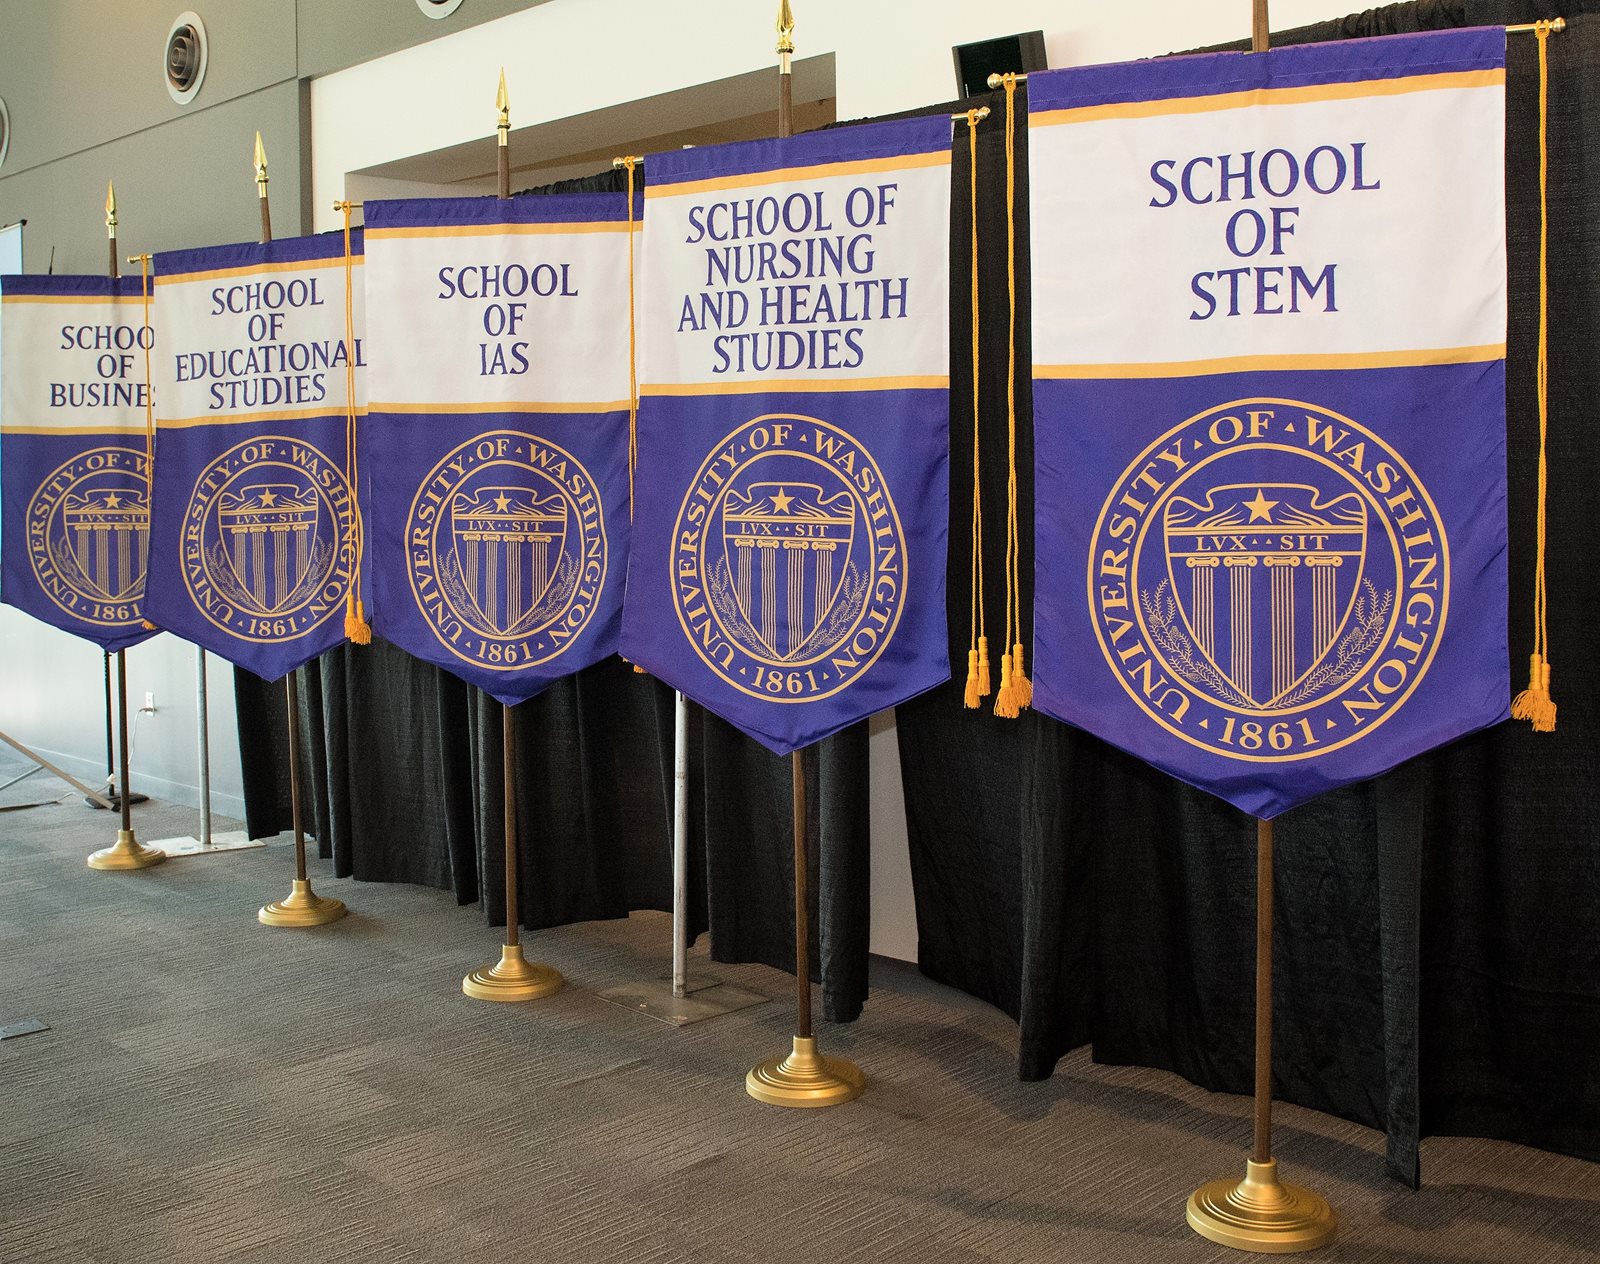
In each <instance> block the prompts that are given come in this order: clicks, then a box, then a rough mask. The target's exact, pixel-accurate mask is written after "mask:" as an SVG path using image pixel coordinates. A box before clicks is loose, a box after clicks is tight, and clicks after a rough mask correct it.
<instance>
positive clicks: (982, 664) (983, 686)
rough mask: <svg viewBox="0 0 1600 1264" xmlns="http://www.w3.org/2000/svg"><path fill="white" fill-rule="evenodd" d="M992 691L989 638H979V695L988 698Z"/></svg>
mask: <svg viewBox="0 0 1600 1264" xmlns="http://www.w3.org/2000/svg"><path fill="white" fill-rule="evenodd" d="M991 692H992V690H991V688H990V684H989V638H988V637H986V636H980V637H979V638H978V697H980V698H987V697H988V696H989V694H990V693H991Z"/></svg>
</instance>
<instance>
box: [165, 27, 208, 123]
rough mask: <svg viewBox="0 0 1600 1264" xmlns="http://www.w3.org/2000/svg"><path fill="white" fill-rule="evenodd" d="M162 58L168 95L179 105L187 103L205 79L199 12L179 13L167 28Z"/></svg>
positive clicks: (204, 31)
mask: <svg viewBox="0 0 1600 1264" xmlns="http://www.w3.org/2000/svg"><path fill="white" fill-rule="evenodd" d="M164 60H165V63H166V64H165V65H164V66H163V67H162V69H163V70H164V71H165V74H166V81H167V95H168V96H170V97H171V98H172V99H173V100H174V101H176V102H177V103H178V104H179V105H188V104H189V102H191V101H193V100H194V99H195V97H196V96H197V95H198V94H199V92H200V85H201V84H203V83H204V82H205V81H206V28H205V23H203V22H202V21H201V20H200V15H199V14H197V13H180V14H178V16H177V18H176V19H175V20H174V21H173V23H172V29H171V30H170V31H168V32H167V52H166V57H165V59H164Z"/></svg>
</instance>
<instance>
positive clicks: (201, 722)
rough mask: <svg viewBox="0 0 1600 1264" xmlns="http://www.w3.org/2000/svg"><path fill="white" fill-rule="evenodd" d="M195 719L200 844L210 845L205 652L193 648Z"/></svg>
mask: <svg viewBox="0 0 1600 1264" xmlns="http://www.w3.org/2000/svg"><path fill="white" fill-rule="evenodd" d="M194 653H195V658H194V663H195V721H196V723H197V725H198V729H199V743H200V846H202V847H209V846H211V728H210V724H209V717H208V715H207V709H208V708H207V698H206V652H205V651H204V650H202V649H199V648H196V650H195V652H194Z"/></svg>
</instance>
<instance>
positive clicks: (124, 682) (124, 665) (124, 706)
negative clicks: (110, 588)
mask: <svg viewBox="0 0 1600 1264" xmlns="http://www.w3.org/2000/svg"><path fill="white" fill-rule="evenodd" d="M117 695H118V698H119V700H120V703H121V705H120V706H119V707H118V708H117V727H118V734H117V742H118V747H117V754H118V763H119V764H120V765H121V767H120V768H119V770H118V772H119V784H120V786H121V788H122V792H121V796H120V797H121V800H122V802H121V803H120V804H119V806H120V807H121V808H122V828H123V829H125V830H131V829H132V828H133V804H132V802H131V801H130V800H129V798H128V652H127V651H126V650H118V651H117Z"/></svg>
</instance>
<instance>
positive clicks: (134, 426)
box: [0, 421, 144, 438]
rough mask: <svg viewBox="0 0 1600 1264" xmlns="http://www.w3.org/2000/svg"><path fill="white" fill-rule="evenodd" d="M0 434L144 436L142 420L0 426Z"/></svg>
mask: <svg viewBox="0 0 1600 1264" xmlns="http://www.w3.org/2000/svg"><path fill="white" fill-rule="evenodd" d="M0 434H8V435H97V434H105V435H138V436H139V437H140V438H143V437H144V422H142V421H138V422H129V423H128V424H127V425H118V424H115V423H113V424H110V425H107V424H105V423H104V422H102V423H101V424H100V425H98V426H0Z"/></svg>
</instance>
